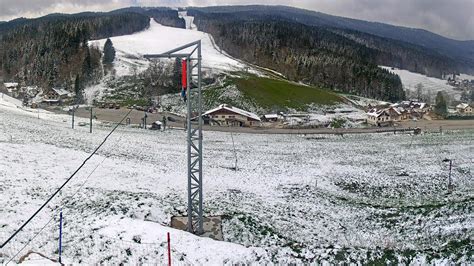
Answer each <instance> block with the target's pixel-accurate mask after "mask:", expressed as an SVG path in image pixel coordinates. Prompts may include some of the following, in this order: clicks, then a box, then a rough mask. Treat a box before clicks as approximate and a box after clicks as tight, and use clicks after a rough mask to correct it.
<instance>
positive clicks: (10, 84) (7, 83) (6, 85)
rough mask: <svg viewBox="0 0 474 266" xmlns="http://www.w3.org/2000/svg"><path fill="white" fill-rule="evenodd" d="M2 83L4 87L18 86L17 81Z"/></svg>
mask: <svg viewBox="0 0 474 266" xmlns="http://www.w3.org/2000/svg"><path fill="white" fill-rule="evenodd" d="M3 85H5V87H6V88H14V87H16V86H18V83H16V82H5V83H3Z"/></svg>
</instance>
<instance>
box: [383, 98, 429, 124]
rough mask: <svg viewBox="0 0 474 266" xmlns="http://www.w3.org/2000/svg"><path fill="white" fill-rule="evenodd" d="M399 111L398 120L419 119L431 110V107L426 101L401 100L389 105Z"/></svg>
mask: <svg viewBox="0 0 474 266" xmlns="http://www.w3.org/2000/svg"><path fill="white" fill-rule="evenodd" d="M390 107H393V108H395V109H396V110H397V111H398V112H399V113H400V121H404V120H408V119H413V118H417V119H421V118H423V116H424V115H425V114H427V113H428V112H430V111H431V107H430V105H429V104H427V103H423V102H418V101H402V102H399V103H395V104H392V105H390Z"/></svg>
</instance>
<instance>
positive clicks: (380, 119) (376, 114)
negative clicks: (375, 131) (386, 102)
mask: <svg viewBox="0 0 474 266" xmlns="http://www.w3.org/2000/svg"><path fill="white" fill-rule="evenodd" d="M391 109H393V108H386V109H380V110H377V109H375V108H374V109H371V110H369V112H367V124H369V125H374V126H379V127H380V126H389V125H391V124H393V122H394V121H396V120H394V119H398V114H397V116H396V117H392V116H391V114H392V115H393V114H394V112H395V111H394V110H395V109H393V110H391Z"/></svg>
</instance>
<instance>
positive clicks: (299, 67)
mask: <svg viewBox="0 0 474 266" xmlns="http://www.w3.org/2000/svg"><path fill="white" fill-rule="evenodd" d="M192 14H193V15H195V23H196V25H197V27H198V29H199V30H202V31H205V32H208V33H210V34H212V35H213V37H214V38H215V40H216V43H217V45H218V46H220V47H221V48H222V49H224V50H225V51H226V52H227V53H229V54H230V55H232V56H234V57H237V58H240V59H243V60H246V61H248V62H250V63H253V64H257V65H259V66H263V67H268V68H271V69H274V70H276V71H278V72H280V73H282V74H283V75H285V76H286V77H287V78H288V79H290V80H294V81H302V82H304V83H308V84H313V85H317V86H320V87H323V88H328V89H331V90H333V91H337V92H342V93H351V94H356V95H360V96H364V97H370V98H376V99H381V100H387V101H397V100H400V99H404V98H405V93H404V91H403V88H402V83H401V80H400V78H399V77H398V76H397V75H394V74H391V73H389V71H387V70H383V69H381V68H379V67H378V66H377V63H378V60H377V58H378V56H379V54H380V53H379V52H378V51H377V50H375V49H372V48H369V47H367V46H365V45H363V44H360V43H357V42H355V41H353V40H351V39H349V38H346V37H344V36H341V35H339V34H336V33H334V32H332V31H329V30H327V29H323V28H318V27H309V26H306V25H303V24H299V23H293V22H288V21H282V20H278V19H275V18H272V17H262V18H256V19H253V20H248V19H245V20H241V19H238V17H239V16H238V15H236V17H233V16H232V15H230V16H229V14H222V15H221V16H220V15H216V14H212V15H208V14H202V13H199V12H192Z"/></svg>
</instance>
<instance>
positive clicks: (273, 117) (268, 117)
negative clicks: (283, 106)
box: [263, 114, 278, 119]
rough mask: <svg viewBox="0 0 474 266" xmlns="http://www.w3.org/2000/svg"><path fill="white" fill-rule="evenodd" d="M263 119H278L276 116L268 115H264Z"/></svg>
mask: <svg viewBox="0 0 474 266" xmlns="http://www.w3.org/2000/svg"><path fill="white" fill-rule="evenodd" d="M263 117H265V118H266V119H275V118H278V115H277V114H268V115H264V116H263Z"/></svg>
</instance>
